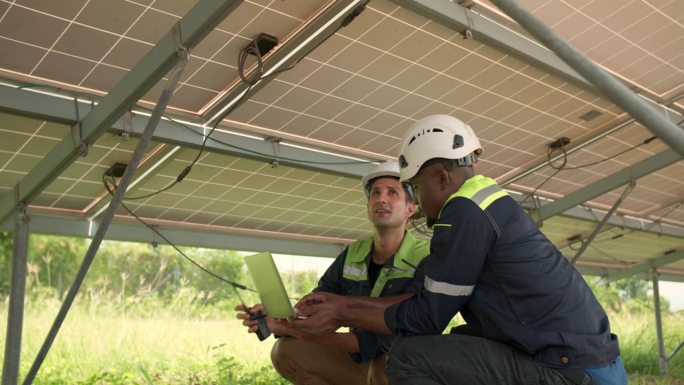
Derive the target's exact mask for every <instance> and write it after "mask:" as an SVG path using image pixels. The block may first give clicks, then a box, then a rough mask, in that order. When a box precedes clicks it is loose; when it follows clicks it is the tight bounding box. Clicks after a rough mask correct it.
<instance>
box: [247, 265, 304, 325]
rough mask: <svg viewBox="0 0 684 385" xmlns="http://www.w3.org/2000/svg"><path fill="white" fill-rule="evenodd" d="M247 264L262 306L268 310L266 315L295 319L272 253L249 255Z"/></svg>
mask: <svg viewBox="0 0 684 385" xmlns="http://www.w3.org/2000/svg"><path fill="white" fill-rule="evenodd" d="M245 264H247V270H249V273H250V274H251V275H252V280H253V281H254V285H255V286H256V289H257V291H258V292H259V298H261V304H262V305H264V308H266V314H268V316H269V317H273V318H289V317H293V316H294V311H293V310H292V304H291V303H290V298H289V297H288V295H287V292H286V291H285V286H284V285H283V281H282V279H280V274H279V273H278V268H277V267H276V265H275V262H273V257H272V256H271V253H269V252H264V253H258V254H254V255H248V256H246V257H245Z"/></svg>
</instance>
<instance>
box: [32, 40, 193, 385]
mask: <svg viewBox="0 0 684 385" xmlns="http://www.w3.org/2000/svg"><path fill="white" fill-rule="evenodd" d="M176 34H178V32H176ZM177 41H178V40H177ZM176 48H177V55H176V63H175V67H174V68H173V71H172V73H171V75H170V76H169V80H168V82H167V84H166V86H165V87H164V90H163V91H162V94H161V96H160V97H159V101H158V102H157V105H156V107H155V109H154V112H153V113H152V116H151V117H150V120H149V122H148V124H147V126H146V127H145V131H144V132H143V134H142V136H141V137H140V140H139V142H138V144H137V146H136V147H135V150H134V151H133V155H132V156H131V160H130V161H129V163H128V166H127V167H126V170H125V171H124V175H123V176H122V177H121V181H120V183H119V187H118V188H117V190H116V191H115V192H114V197H113V198H112V200H111V202H110V204H109V206H108V208H107V210H106V211H105V214H104V216H103V218H102V223H101V224H100V226H99V227H98V229H97V231H96V232H95V236H94V237H93V239H92V241H91V242H90V246H89V247H88V251H87V252H86V255H85V257H84V258H83V262H82V263H81V267H80V268H79V270H78V273H77V274H76V277H75V278H74V282H73V283H72V285H71V287H70V288H69V291H68V292H67V294H66V296H65V298H64V302H63V303H62V306H61V307H60V309H59V312H58V313H57V316H56V317H55V321H54V322H53V324H52V326H51V327H50V330H49V332H48V335H47V336H46V337H45V341H44V342H43V345H42V346H41V348H40V350H39V351H38V354H37V355H36V359H35V360H34V361H33V365H31V368H30V369H29V371H28V373H27V374H26V378H25V379H24V385H30V384H31V383H33V379H34V378H35V376H36V374H37V373H38V370H39V369H40V367H41V365H42V363H43V361H44V360H45V357H46V356H47V354H48V352H49V351H50V347H51V346H52V343H53V342H54V340H55V338H56V337H57V333H58V332H59V329H60V328H61V326H62V323H63V322H64V319H65V318H66V315H67V313H68V312H69V309H70V308H71V304H72V303H73V301H74V299H75V298H76V294H77V293H78V290H79V289H80V287H81V283H82V282H83V280H84V279H85V277H86V274H87V273H88V269H89V268H90V264H91V263H92V262H93V259H94V258H95V255H96V254H97V251H98V249H99V248H100V244H101V243H102V240H103V239H104V236H105V234H106V233H107V229H108V228H109V225H110V224H111V222H112V219H114V214H115V213H116V211H117V209H118V208H119V204H120V203H121V199H122V198H123V195H124V193H125V192H126V189H127V188H128V185H129V184H130V182H131V180H132V179H133V174H134V173H135V170H136V168H137V167H138V164H139V163H140V160H141V159H142V158H143V156H144V155H145V149H146V148H147V146H148V145H149V143H150V141H151V140H152V134H153V133H154V130H155V128H156V127H157V123H158V122H159V120H160V119H161V117H162V113H163V112H164V109H166V106H167V104H168V103H169V100H171V97H172V96H173V90H174V89H175V88H176V84H178V80H179V79H180V76H181V74H182V73H183V69H184V68H185V65H186V64H187V61H188V58H189V53H188V51H187V49H186V48H185V47H183V46H179V45H178V44H177V45H176Z"/></svg>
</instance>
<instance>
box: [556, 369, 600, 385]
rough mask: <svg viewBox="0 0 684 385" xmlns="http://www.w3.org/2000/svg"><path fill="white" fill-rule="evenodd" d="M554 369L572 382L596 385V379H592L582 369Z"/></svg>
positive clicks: (578, 384)
mask: <svg viewBox="0 0 684 385" xmlns="http://www.w3.org/2000/svg"><path fill="white" fill-rule="evenodd" d="M556 371H557V372H558V373H559V374H560V375H561V376H563V377H565V379H566V380H568V381H570V382H572V383H573V384H577V385H598V384H597V383H596V381H594V380H592V379H591V377H589V375H588V374H587V373H586V372H585V371H584V370H582V369H567V368H556Z"/></svg>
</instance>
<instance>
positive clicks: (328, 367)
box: [236, 161, 429, 385]
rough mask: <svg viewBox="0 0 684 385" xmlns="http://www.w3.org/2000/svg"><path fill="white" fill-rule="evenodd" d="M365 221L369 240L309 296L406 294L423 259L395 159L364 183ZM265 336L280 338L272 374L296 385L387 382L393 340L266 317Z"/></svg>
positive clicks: (351, 249) (349, 251)
mask: <svg viewBox="0 0 684 385" xmlns="http://www.w3.org/2000/svg"><path fill="white" fill-rule="evenodd" d="M362 187H363V190H364V192H365V194H366V197H367V198H368V204H367V210H368V219H369V220H370V222H371V223H372V224H373V235H372V236H370V237H368V238H364V239H361V240H358V241H356V242H353V243H352V244H350V245H349V246H348V247H347V248H346V249H345V250H344V251H342V253H341V254H340V255H339V256H338V257H337V258H336V259H335V261H334V262H333V263H332V265H331V266H330V267H329V268H328V270H327V271H326V272H325V274H324V275H323V277H321V279H320V281H319V283H318V287H317V288H316V289H314V291H315V292H327V293H333V294H337V295H343V296H371V297H387V296H396V295H398V294H403V293H406V292H407V291H410V290H411V289H412V287H413V286H412V282H413V276H414V273H415V267H417V266H418V265H419V264H420V263H421V261H422V260H423V258H425V256H427V255H428V253H429V247H428V243H427V242H426V241H422V240H417V239H416V238H415V237H414V236H413V234H411V233H410V232H408V231H406V224H407V221H408V219H409V218H410V217H411V216H412V215H413V212H414V210H415V204H414V197H413V192H412V190H411V188H410V186H409V185H408V184H406V183H401V182H399V165H398V164H397V162H395V161H388V162H383V163H380V164H379V165H378V166H377V167H375V168H374V169H373V170H372V171H371V172H370V173H369V174H367V175H366V176H364V177H363V179H362ZM236 310H238V311H240V312H241V313H238V318H241V319H243V320H244V321H243V324H244V325H245V326H247V327H248V328H249V331H250V332H255V331H256V330H257V326H256V321H254V320H250V319H249V315H247V313H245V311H246V310H249V311H250V312H255V311H261V312H264V308H263V306H261V305H255V306H253V307H251V308H250V309H245V308H244V307H242V306H241V305H239V306H237V307H236ZM267 325H268V327H269V329H271V331H272V332H273V333H274V334H276V335H278V336H280V338H279V339H278V341H276V343H275V345H274V346H273V350H272V351H271V359H272V361H273V365H274V367H275V368H276V370H277V371H278V372H279V373H280V374H281V375H282V376H283V377H285V378H287V379H288V380H290V381H292V382H293V383H294V384H296V385H299V384H307V385H318V384H345V385H349V384H388V383H389V382H388V379H387V374H386V371H385V361H386V352H387V350H388V349H389V347H390V345H391V343H392V340H393V339H394V337H393V336H389V335H382V334H376V333H372V332H369V331H366V330H363V329H359V328H352V329H351V330H350V331H349V332H336V333H333V334H330V335H326V336H324V337H320V336H313V335H310V334H306V333H302V332H300V331H297V330H295V329H293V328H291V327H290V326H289V324H288V323H287V322H285V321H282V320H275V319H272V318H269V317H267Z"/></svg>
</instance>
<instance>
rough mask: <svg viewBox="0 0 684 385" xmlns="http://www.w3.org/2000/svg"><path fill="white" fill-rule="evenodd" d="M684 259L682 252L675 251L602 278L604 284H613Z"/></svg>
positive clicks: (683, 251) (683, 252)
mask: <svg viewBox="0 0 684 385" xmlns="http://www.w3.org/2000/svg"><path fill="white" fill-rule="evenodd" d="M682 259H684V250H679V251H675V252H672V253H668V254H665V255H663V256H660V257H656V258H652V259H649V260H648V261H646V262H642V263H637V264H635V265H633V266H630V267H628V268H626V269H622V270H620V271H618V272H616V273H612V274H609V275H607V276H605V277H604V280H605V281H606V282H613V281H617V280H619V279H623V278H628V277H631V276H634V275H637V274H641V273H643V272H646V271H649V270H653V269H657V268H659V267H661V266H665V265H669V264H671V263H675V262H677V261H680V260H682Z"/></svg>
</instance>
